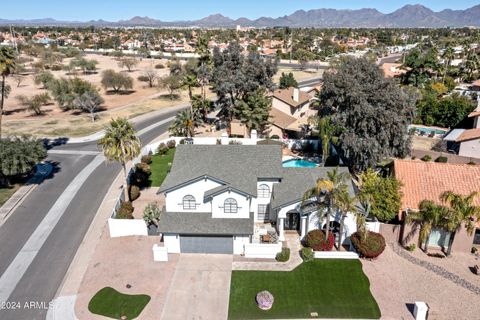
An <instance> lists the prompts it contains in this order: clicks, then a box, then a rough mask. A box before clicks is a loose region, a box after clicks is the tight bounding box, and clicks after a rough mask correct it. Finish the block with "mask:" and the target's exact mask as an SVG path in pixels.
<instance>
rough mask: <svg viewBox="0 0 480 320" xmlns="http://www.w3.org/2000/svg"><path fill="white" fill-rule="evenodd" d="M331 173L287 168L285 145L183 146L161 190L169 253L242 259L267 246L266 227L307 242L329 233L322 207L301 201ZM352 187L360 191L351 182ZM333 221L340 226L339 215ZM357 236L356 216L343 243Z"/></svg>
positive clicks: (348, 222) (162, 222) (348, 224)
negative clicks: (316, 232)
mask: <svg viewBox="0 0 480 320" xmlns="http://www.w3.org/2000/svg"><path fill="white" fill-rule="evenodd" d="M328 170H331V168H330V169H328V168H321V167H316V168H284V167H283V166H282V152H281V146H278V145H249V146H247V145H179V146H178V147H177V150H176V153H175V158H174V160H173V164H172V168H171V172H170V173H169V174H168V175H167V177H166V179H165V181H164V183H163V184H162V186H161V188H160V190H159V193H163V194H164V195H165V202H166V205H165V210H164V212H162V213H161V216H160V221H159V228H158V230H159V232H160V233H162V234H163V239H164V244H165V246H166V247H167V251H168V252H170V253H179V252H183V253H228V254H231V253H233V254H243V253H244V247H245V245H247V244H250V243H260V242H261V241H260V235H261V234H262V233H261V232H262V230H265V227H267V228H268V227H270V231H273V232H274V233H275V234H276V236H278V240H279V241H284V239H285V235H284V233H285V232H286V231H288V230H292V231H296V232H298V233H299V234H300V237H303V236H305V234H306V233H307V232H308V231H310V230H312V229H317V228H320V227H323V225H322V224H323V221H319V219H318V217H317V214H316V211H317V209H318V208H317V207H315V206H314V205H312V204H311V203H310V204H305V205H304V206H302V205H301V203H302V197H303V194H304V193H305V191H306V190H307V189H309V188H311V187H313V186H315V183H316V181H317V179H319V178H326V177H327V171H328ZM339 171H340V172H343V171H347V169H346V168H340V169H339ZM348 185H349V188H350V192H352V193H353V187H352V184H351V181H349V182H348ZM331 221H332V222H331V224H332V226H334V227H335V226H337V225H338V221H339V217H338V216H337V217H332V219H331ZM335 221H337V222H335ZM270 223H271V225H270ZM272 226H273V227H272ZM355 231H356V224H355V218H354V217H353V215H350V214H349V215H348V217H347V219H346V225H345V234H344V239H345V242H344V243H346V244H348V243H349V238H348V237H349V236H350V234H351V233H353V232H355ZM263 234H265V233H263Z"/></svg>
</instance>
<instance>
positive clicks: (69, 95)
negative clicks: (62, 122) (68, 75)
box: [48, 78, 97, 110]
mask: <svg viewBox="0 0 480 320" xmlns="http://www.w3.org/2000/svg"><path fill="white" fill-rule="evenodd" d="M48 90H49V91H50V93H51V94H52V98H53V100H55V102H56V103H57V104H58V106H59V107H60V108H61V109H63V110H72V109H75V108H76V107H77V106H76V105H75V104H74V100H75V99H76V98H77V97H79V96H81V95H82V94H84V93H86V92H97V88H96V87H95V86H94V85H93V84H91V83H90V82H88V81H85V80H83V79H80V78H73V79H65V78H61V79H58V80H53V81H51V82H49V83H48Z"/></svg>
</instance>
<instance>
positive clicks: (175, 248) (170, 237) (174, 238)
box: [163, 234, 180, 253]
mask: <svg viewBox="0 0 480 320" xmlns="http://www.w3.org/2000/svg"><path fill="white" fill-rule="evenodd" d="M163 244H164V245H165V247H166V248H167V252H168V253H180V236H179V235H178V234H164V235H163Z"/></svg>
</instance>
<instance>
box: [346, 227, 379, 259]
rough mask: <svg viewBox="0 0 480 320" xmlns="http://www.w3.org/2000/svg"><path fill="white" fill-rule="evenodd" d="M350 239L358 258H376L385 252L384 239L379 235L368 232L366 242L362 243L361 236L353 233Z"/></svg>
mask: <svg viewBox="0 0 480 320" xmlns="http://www.w3.org/2000/svg"><path fill="white" fill-rule="evenodd" d="M350 239H351V241H352V244H353V246H354V247H355V249H356V250H357V252H358V253H359V254H360V256H361V257H364V258H367V259H373V258H376V257H378V256H379V255H381V254H382V252H383V250H385V238H384V237H383V236H382V235H381V234H380V233H376V232H372V231H369V232H368V235H367V238H366V240H365V241H363V239H362V236H361V234H360V233H359V232H355V233H353V234H352V235H351V236H350Z"/></svg>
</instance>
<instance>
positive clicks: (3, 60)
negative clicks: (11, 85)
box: [0, 47, 16, 138]
mask: <svg viewBox="0 0 480 320" xmlns="http://www.w3.org/2000/svg"><path fill="white" fill-rule="evenodd" d="M15 68H16V63H15V53H14V52H13V49H11V48H7V47H0V76H1V77H2V80H1V83H0V86H1V88H0V138H1V137H2V116H3V105H4V103H5V98H6V96H7V94H8V87H7V84H6V78H7V76H9V75H11V74H12V73H14V71H15Z"/></svg>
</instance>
